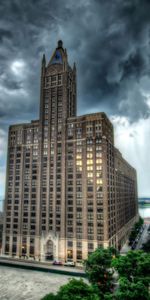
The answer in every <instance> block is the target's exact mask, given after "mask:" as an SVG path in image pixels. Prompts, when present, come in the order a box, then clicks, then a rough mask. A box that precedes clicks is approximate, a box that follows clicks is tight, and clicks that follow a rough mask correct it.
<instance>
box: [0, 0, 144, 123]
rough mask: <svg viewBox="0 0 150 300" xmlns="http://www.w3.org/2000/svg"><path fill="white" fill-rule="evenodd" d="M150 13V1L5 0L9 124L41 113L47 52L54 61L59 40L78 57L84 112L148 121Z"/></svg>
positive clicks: (1, 35)
mask: <svg viewBox="0 0 150 300" xmlns="http://www.w3.org/2000/svg"><path fill="white" fill-rule="evenodd" d="M149 11H150V1H146V0H143V1H142V2H141V1H140V0H133V1H128V0H122V1H121V0H113V1H109V0H105V1H103V0H100V1H98V0H97V1H96V0H79V1H78V2H77V3H75V2H74V1H73V0H70V1H69V0H67V1H65V0H61V1H58V0H56V1H50V0H42V1H41V0H36V1H35V0H27V1H20V0H13V1H11V0H7V1H4V0H2V1H1V3H0V15H1V20H0V102H1V104H0V109H1V112H0V115H1V116H2V123H3V122H4V123H6V122H8V123H10V120H12V119H13V120H14V121H15V120H16V122H17V121H18V120H21V119H24V120H25V121H26V120H27V119H30V117H33V118H37V115H38V104H39V90H40V88H39V84H40V61H41V57H42V53H43V52H46V56H47V60H49V58H50V55H51V54H52V52H53V49H54V47H55V46H56V43H57V40H58V39H59V38H62V39H63V40H64V46H65V47H66V48H67V49H68V54H69V57H70V60H71V63H73V61H76V62H77V70H78V94H79V97H78V101H79V105H78V106H79V113H84V112H85V111H86V112H90V111H91V110H96V111H100V110H105V111H106V112H107V113H109V114H116V115H117V114H119V115H125V116H128V117H129V118H130V120H131V121H135V120H137V119H139V118H146V117H147V116H148V115H149V108H148V105H147V101H146V100H147V99H146V96H145V95H144V93H143V89H144V84H143V78H145V79H146V80H149V74H150V68H149V63H150V62H149V57H150V56H149V53H150V43H149V40H150V14H149ZM20 60H21V61H23V62H24V66H23V67H22V68H20V69H18V74H17V72H16V73H13V71H12V69H11V65H12V63H14V62H17V61H20ZM149 86H150V85H149ZM2 91H4V92H2ZM15 92H16V93H15ZM146 92H147V94H149V93H150V88H147V90H146ZM6 103H7V108H6ZM22 108H23V109H22ZM16 111H17V112H18V113H17V116H16ZM19 112H20V114H19Z"/></svg>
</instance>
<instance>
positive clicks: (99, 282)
mask: <svg viewBox="0 0 150 300" xmlns="http://www.w3.org/2000/svg"><path fill="white" fill-rule="evenodd" d="M116 255H117V251H116V250H115V249H114V248H108V249H103V248H101V247H100V248H97V249H96V250H95V251H94V252H93V253H92V254H90V255H89V257H88V259H87V260H86V261H85V271H86V273H87V276H88V279H89V281H90V282H91V283H92V284H94V285H95V286H97V287H98V288H99V290H100V292H102V293H105V292H109V291H111V289H112V282H113V270H112V268H111V261H112V257H114V256H116Z"/></svg>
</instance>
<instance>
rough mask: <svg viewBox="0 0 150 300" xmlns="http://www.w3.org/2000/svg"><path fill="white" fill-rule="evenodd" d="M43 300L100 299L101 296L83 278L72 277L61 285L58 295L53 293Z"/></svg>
mask: <svg viewBox="0 0 150 300" xmlns="http://www.w3.org/2000/svg"><path fill="white" fill-rule="evenodd" d="M42 300H100V298H99V297H98V295H97V293H96V291H95V290H94V288H93V287H92V286H91V285H88V284H87V283H85V282H84V281H83V280H82V279H80V280H77V279H70V281H69V282H68V283H67V284H65V285H63V286H61V287H60V289H59V291H58V293H57V294H56V295H54V294H52V293H51V294H49V295H47V296H45V297H44V298H43V299H42Z"/></svg>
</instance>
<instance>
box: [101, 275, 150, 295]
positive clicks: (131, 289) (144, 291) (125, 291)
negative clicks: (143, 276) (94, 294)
mask: <svg viewBox="0 0 150 300" xmlns="http://www.w3.org/2000/svg"><path fill="white" fill-rule="evenodd" d="M104 299H105V300H139V299H141V300H150V296H149V292H148V288H146V286H145V285H144V284H143V283H142V282H141V281H138V282H137V283H133V282H129V281H128V280H127V279H126V278H122V279H121V280H120V286H119V289H118V290H117V291H116V292H115V293H114V294H111V295H110V294H109V295H105V297H104Z"/></svg>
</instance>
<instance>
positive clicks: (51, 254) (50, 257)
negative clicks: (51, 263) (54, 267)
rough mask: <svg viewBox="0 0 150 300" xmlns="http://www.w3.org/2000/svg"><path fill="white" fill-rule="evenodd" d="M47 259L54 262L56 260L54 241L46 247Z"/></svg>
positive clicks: (49, 241)
mask: <svg viewBox="0 0 150 300" xmlns="http://www.w3.org/2000/svg"><path fill="white" fill-rule="evenodd" d="M45 259H46V260H53V259H54V243H53V242H52V240H48V241H47V243H46V245H45Z"/></svg>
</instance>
